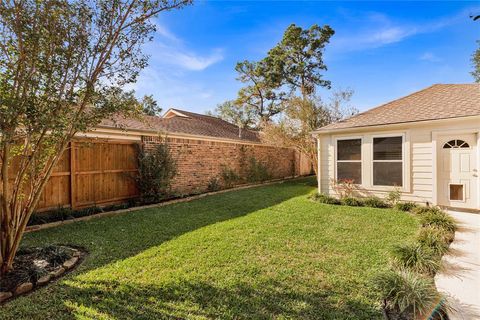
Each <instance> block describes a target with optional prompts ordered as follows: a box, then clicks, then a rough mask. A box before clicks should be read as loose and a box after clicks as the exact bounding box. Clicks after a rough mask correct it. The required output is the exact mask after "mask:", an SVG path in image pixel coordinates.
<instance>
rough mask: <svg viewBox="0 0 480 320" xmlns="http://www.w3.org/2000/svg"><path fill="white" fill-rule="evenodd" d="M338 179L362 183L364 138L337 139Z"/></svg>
mask: <svg viewBox="0 0 480 320" xmlns="http://www.w3.org/2000/svg"><path fill="white" fill-rule="evenodd" d="M337 180H343V181H345V180H350V181H352V182H353V183H355V184H361V183H362V139H345V140H343V139H342V140H337Z"/></svg>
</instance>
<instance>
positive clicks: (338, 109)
mask: <svg viewBox="0 0 480 320" xmlns="http://www.w3.org/2000/svg"><path fill="white" fill-rule="evenodd" d="M352 95H353V91H352V90H337V91H335V92H334V93H333V94H332V96H331V98H330V100H329V101H328V102H324V101H322V100H321V99H320V98H318V97H311V96H310V97H309V98H307V99H304V98H303V97H298V96H297V97H292V98H291V99H290V100H289V101H288V105H287V108H286V111H285V112H284V113H283V114H282V117H281V118H280V120H279V121H278V123H272V124H270V125H268V126H267V127H266V128H265V130H264V131H263V132H264V134H263V140H264V141H265V142H267V143H271V144H275V145H279V146H284V147H289V148H295V149H296V150H297V151H299V152H301V153H303V154H305V155H306V156H307V157H308V158H309V160H310V162H311V163H312V164H313V165H314V170H315V172H316V171H317V165H316V164H317V161H318V159H317V152H316V146H315V140H314V139H313V137H312V131H313V130H315V129H317V128H319V127H323V126H325V125H327V124H329V123H332V122H335V121H339V120H341V119H343V118H346V117H348V116H352V115H354V114H355V113H357V112H358V111H357V110H356V109H355V108H354V107H352V106H351V105H350V99H351V97H352Z"/></svg>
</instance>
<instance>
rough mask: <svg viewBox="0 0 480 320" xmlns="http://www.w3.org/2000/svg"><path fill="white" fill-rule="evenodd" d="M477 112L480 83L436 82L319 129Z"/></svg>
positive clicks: (433, 118)
mask: <svg viewBox="0 0 480 320" xmlns="http://www.w3.org/2000/svg"><path fill="white" fill-rule="evenodd" d="M477 115H480V84H435V85H433V86H431V87H428V88H425V89H423V90H420V91H417V92H414V93H412V94H410V95H408V96H406V97H403V98H400V99H397V100H394V101H391V102H388V103H386V104H383V105H381V106H379V107H376V108H373V109H370V110H368V111H366V112H363V113H359V114H357V115H355V116H353V117H351V118H348V119H345V120H343V121H339V122H336V123H332V124H330V125H327V126H325V127H322V128H320V129H319V130H318V131H319V132H321V131H325V130H336V129H348V128H356V127H367V126H377V125H386V124H396V123H407V122H417V121H428V120H440V119H449V118H459V117H468V116H477Z"/></svg>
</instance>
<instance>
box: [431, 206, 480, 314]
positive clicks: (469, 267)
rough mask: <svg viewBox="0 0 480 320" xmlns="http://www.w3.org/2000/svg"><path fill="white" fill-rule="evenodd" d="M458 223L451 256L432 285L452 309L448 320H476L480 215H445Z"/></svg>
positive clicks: (479, 287) (479, 311)
mask: <svg viewBox="0 0 480 320" xmlns="http://www.w3.org/2000/svg"><path fill="white" fill-rule="evenodd" d="M449 213H450V214H451V215H452V216H453V217H454V218H455V219H456V220H457V221H458V223H459V230H458V231H457V232H456V234H455V240H454V241H453V243H452V244H451V247H450V248H451V253H449V255H447V256H445V257H444V258H443V261H444V266H445V268H444V270H443V271H442V272H440V273H438V274H437V276H436V277H435V283H436V285H437V288H438V290H439V291H440V292H443V293H445V294H446V295H447V296H448V299H449V303H450V305H451V306H452V308H453V309H454V310H453V311H452V312H450V313H449V315H450V318H451V319H452V320H456V319H462V320H463V319H465V320H470V319H472V320H473V319H480V214H474V213H464V212H449Z"/></svg>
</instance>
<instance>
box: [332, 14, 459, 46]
mask: <svg viewBox="0 0 480 320" xmlns="http://www.w3.org/2000/svg"><path fill="white" fill-rule="evenodd" d="M464 15H465V13H464V12H461V13H459V14H456V15H453V16H450V17H446V18H443V19H438V20H435V21H431V22H428V23H408V22H402V23H400V22H394V21H392V20H391V19H390V18H389V17H388V16H386V15H384V14H381V13H369V14H367V15H366V16H364V17H363V19H360V18H358V17H352V20H354V21H355V23H357V24H358V25H361V26H363V27H361V28H359V29H358V31H357V32H356V33H354V34H348V35H344V34H342V32H341V30H339V32H338V37H334V38H333V39H332V47H333V48H334V49H336V50H338V51H357V50H366V49H374V48H379V47H382V46H385V45H389V44H393V43H398V42H401V41H404V40H406V39H408V38H410V37H413V36H415V35H419V34H426V33H431V32H435V31H438V30H441V29H442V28H444V27H447V26H449V25H452V24H455V23H457V22H458V21H462V19H464V18H465V17H464Z"/></svg>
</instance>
